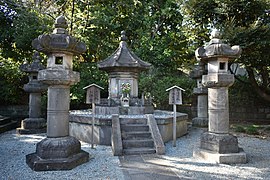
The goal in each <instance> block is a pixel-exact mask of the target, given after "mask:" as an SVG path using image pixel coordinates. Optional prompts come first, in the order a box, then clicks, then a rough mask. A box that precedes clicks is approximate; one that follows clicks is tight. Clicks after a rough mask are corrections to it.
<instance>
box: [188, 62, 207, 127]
mask: <svg viewBox="0 0 270 180" xmlns="http://www.w3.org/2000/svg"><path fill="white" fill-rule="evenodd" d="M206 72H207V71H206V69H205V63H204V62H202V61H199V64H198V65H195V67H194V69H193V70H192V71H191V73H190V77H191V78H193V79H195V80H196V81H197V87H196V88H194V89H193V94H194V95H196V96H197V117H195V118H193V119H192V125H193V126H200V127H207V126H208V99H207V98H208V97H207V87H203V86H202V75H204V74H206Z"/></svg>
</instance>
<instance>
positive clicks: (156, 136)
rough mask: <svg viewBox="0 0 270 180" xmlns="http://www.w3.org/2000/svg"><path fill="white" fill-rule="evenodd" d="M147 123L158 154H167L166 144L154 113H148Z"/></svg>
mask: <svg viewBox="0 0 270 180" xmlns="http://www.w3.org/2000/svg"><path fill="white" fill-rule="evenodd" d="M146 117H147V124H148V125H149V129H150V132H151V134H152V137H153V140H154V144H155V147H156V153H157V154H160V155H161V154H165V146H164V142H163V140H162V137H161V135H160V132H159V129H158V125H157V122H156V120H155V117H154V115H153V114H147V115H146Z"/></svg>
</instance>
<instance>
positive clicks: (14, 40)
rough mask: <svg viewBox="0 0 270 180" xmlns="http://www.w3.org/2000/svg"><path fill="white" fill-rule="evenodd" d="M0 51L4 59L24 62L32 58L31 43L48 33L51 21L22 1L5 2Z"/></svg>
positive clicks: (0, 28)
mask: <svg viewBox="0 0 270 180" xmlns="http://www.w3.org/2000/svg"><path fill="white" fill-rule="evenodd" d="M0 19H1V21H0V22H1V24H0V31H1V32H3V33H1V35H0V50H1V55H2V56H3V57H4V58H11V59H13V60H14V61H16V62H18V61H20V62H22V61H23V60H24V59H25V58H29V57H31V56H32V46H31V42H32V40H33V39H35V38H37V37H38V35H40V34H42V33H44V32H46V31H48V29H49V27H50V25H51V23H49V22H50V21H49V20H48V19H47V18H46V17H45V16H43V15H42V14H39V13H38V12H37V11H35V10H34V9H32V8H31V6H26V4H24V3H22V2H21V1H15V0H11V1H5V3H4V6H1V7H0Z"/></svg>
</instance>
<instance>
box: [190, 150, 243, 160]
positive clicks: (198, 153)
mask: <svg viewBox="0 0 270 180" xmlns="http://www.w3.org/2000/svg"><path fill="white" fill-rule="evenodd" d="M193 157H195V158H201V159H204V160H206V161H207V162H212V163H220V164H244V163H247V155H246V153H245V152H244V151H243V149H240V151H239V152H238V153H227V154H219V153H216V152H213V151H208V150H205V149H201V148H199V149H196V150H194V151H193Z"/></svg>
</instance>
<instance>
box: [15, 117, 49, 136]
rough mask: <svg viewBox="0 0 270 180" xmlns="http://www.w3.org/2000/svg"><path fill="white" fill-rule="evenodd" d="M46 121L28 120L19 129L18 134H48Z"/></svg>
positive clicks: (42, 119) (41, 119) (40, 119)
mask: <svg viewBox="0 0 270 180" xmlns="http://www.w3.org/2000/svg"><path fill="white" fill-rule="evenodd" d="M46 123H47V122H46V120H45V119H44V118H26V119H24V120H23V121H22V123H21V127H20V128H17V133H18V134H40V133H46V131H47V129H46Z"/></svg>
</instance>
